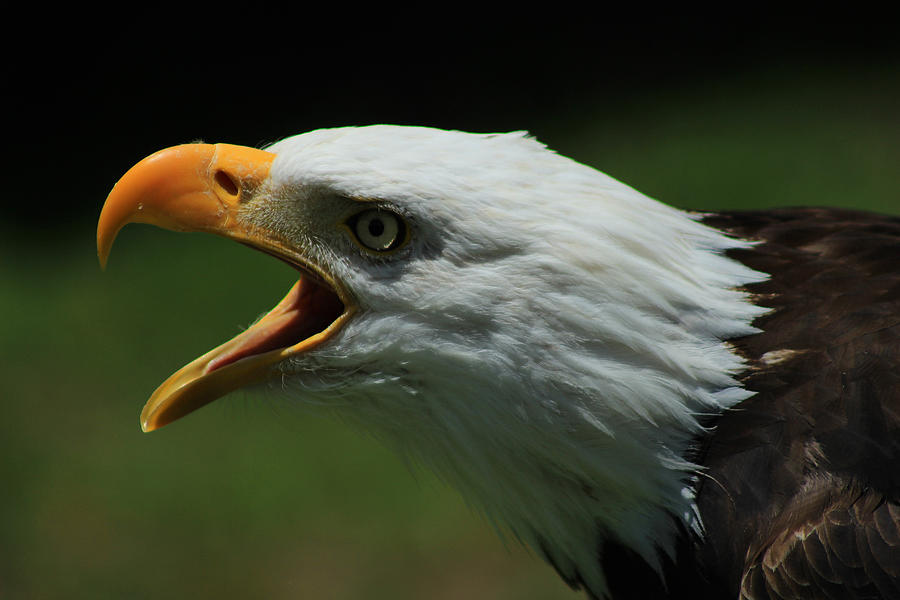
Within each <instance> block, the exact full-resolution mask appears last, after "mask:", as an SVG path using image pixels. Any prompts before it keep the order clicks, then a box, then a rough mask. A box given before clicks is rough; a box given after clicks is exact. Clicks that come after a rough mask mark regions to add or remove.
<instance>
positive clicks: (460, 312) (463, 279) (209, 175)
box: [98, 126, 762, 596]
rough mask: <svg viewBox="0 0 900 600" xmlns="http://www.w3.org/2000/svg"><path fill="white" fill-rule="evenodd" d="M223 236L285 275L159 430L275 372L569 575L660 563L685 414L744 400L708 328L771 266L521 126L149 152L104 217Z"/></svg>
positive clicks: (353, 130) (593, 579) (178, 392)
mask: <svg viewBox="0 0 900 600" xmlns="http://www.w3.org/2000/svg"><path fill="white" fill-rule="evenodd" d="M129 222H144V223H151V224H155V225H158V226H162V227H166V228H169V229H175V230H186V231H206V232H212V233H216V234H219V235H224V236H226V237H229V238H232V239H234V240H237V241H239V242H242V243H244V244H246V245H249V246H251V247H254V248H256V249H258V250H261V251H263V252H266V253H268V254H271V255H273V256H274V257H276V258H279V259H281V260H283V261H286V262H288V263H289V264H291V265H293V266H294V267H296V269H297V272H298V280H297V282H296V283H295V284H294V285H293V287H292V288H291V290H290V291H289V292H288V294H287V295H286V296H285V298H284V299H283V300H282V301H281V302H280V303H279V304H278V305H277V306H276V307H275V308H273V309H272V310H271V311H270V312H269V313H267V314H266V315H265V316H263V317H262V318H261V319H260V320H259V321H257V322H256V323H255V324H254V325H253V326H251V327H249V328H248V329H247V330H246V331H244V332H243V333H241V334H240V335H238V336H236V337H235V338H233V339H231V340H229V341H227V342H225V343H224V344H222V345H221V346H219V347H218V348H215V349H213V350H211V351H210V352H208V353H207V354H204V355H203V356H201V357H200V358H198V359H196V360H194V361H193V362H191V363H189V364H188V365H187V366H185V367H184V368H182V369H181V370H179V371H178V372H176V373H175V374H174V375H172V376H171V377H170V378H169V379H168V380H167V381H166V382H165V383H163V384H162V385H161V386H160V387H159V388H158V389H157V390H156V392H155V393H154V394H153V396H152V397H151V399H150V400H149V401H148V403H147V405H146V407H145V409H144V411H143V413H142V425H143V427H144V429H145V430H152V429H155V428H157V427H160V426H162V425H165V424H167V423H169V422H171V421H173V420H175V419H177V418H179V417H181V416H183V415H185V414H187V413H188V412H191V411H193V410H195V409H196V408H198V407H200V406H202V405H204V404H206V403H208V402H210V401H212V400H214V399H216V398H218V397H220V396H222V395H224V394H227V393H228V392H230V391H232V390H234V389H237V388H240V387H245V386H248V385H263V386H269V387H271V388H272V389H273V390H276V391H277V393H283V394H286V395H288V396H290V398H291V399H292V401H296V402H301V403H308V404H310V405H311V406H314V407H316V409H317V410H323V411H326V412H329V413H334V414H338V415H340V417H341V418H343V419H346V420H349V421H351V422H353V423H356V424H358V425H359V426H361V427H364V428H365V429H367V430H368V431H370V432H372V433H373V434H374V435H376V436H377V437H378V438H379V439H381V440H383V441H384V443H386V444H388V445H389V446H391V447H392V448H394V449H396V450H397V451H398V452H400V453H402V454H403V455H405V456H407V457H409V458H410V459H411V461H412V462H413V463H416V464H419V465H422V466H424V467H426V468H430V469H433V470H434V471H435V472H436V473H437V474H438V475H439V476H441V477H442V478H443V479H445V480H446V481H447V482H449V483H450V484H451V485H453V486H455V487H456V488H458V490H459V491H460V492H461V493H462V495H463V496H464V497H465V498H466V499H467V500H468V501H469V502H470V503H471V504H472V505H473V506H476V507H478V509H480V510H482V511H483V512H484V513H485V514H486V515H487V516H488V518H489V519H490V520H491V521H492V522H494V523H496V525H497V526H498V528H500V529H502V530H505V531H507V532H510V533H512V534H513V536H514V537H516V538H518V539H519V540H521V541H522V542H524V543H525V544H527V545H529V546H531V547H532V548H534V549H535V550H536V551H538V552H539V553H540V554H541V555H542V556H543V557H545V558H546V559H547V560H548V561H549V562H550V563H551V564H552V565H553V566H554V567H555V568H556V569H557V570H558V571H559V572H560V574H561V575H562V576H563V577H564V578H565V579H566V580H567V581H569V582H570V583H573V584H575V585H583V586H585V587H587V588H588V589H589V590H591V591H592V592H593V593H594V594H595V595H597V596H602V595H604V594H605V590H606V583H605V576H604V573H603V570H602V568H601V566H600V564H601V559H602V556H601V554H602V552H603V547H604V541H606V540H614V541H616V542H617V543H619V544H622V545H624V546H625V547H627V548H629V549H631V550H633V551H634V552H637V553H638V554H639V555H641V556H642V557H643V558H644V559H645V560H647V562H648V563H650V564H651V565H658V564H659V560H660V557H661V556H662V555H664V554H665V553H670V552H671V551H672V543H673V542H672V540H673V536H674V535H675V530H676V527H678V526H680V525H685V526H687V527H688V528H692V529H699V528H700V527H701V526H702V524H701V523H699V521H698V519H697V517H696V511H695V510H694V506H693V497H692V492H691V489H692V487H691V486H692V482H693V480H694V478H695V477H696V476H697V472H696V469H695V467H694V465H692V464H691V463H690V462H689V461H687V460H686V459H685V458H684V456H685V455H686V451H687V449H688V447H689V445H690V443H691V439H692V438H693V436H695V435H696V434H697V433H698V432H699V431H700V428H701V426H700V424H699V423H698V416H699V415H703V414H709V413H718V412H721V411H722V410H723V409H724V408H727V407H730V406H733V405H734V404H736V403H737V402H739V401H741V400H742V399H744V398H746V397H747V396H748V395H749V394H748V392H746V391H745V390H744V389H743V388H741V387H740V386H739V385H738V384H737V383H736V381H735V380H734V375H735V374H736V373H738V372H739V371H740V370H741V369H742V368H743V363H742V361H741V359H740V358H739V357H738V356H736V355H735V354H734V353H733V352H732V350H731V349H730V348H729V347H728V346H727V345H726V344H725V343H724V342H723V340H724V339H727V338H729V337H734V336H738V335H746V334H748V333H751V332H753V331H754V330H753V329H752V327H751V325H750V323H751V322H752V320H753V319H754V318H755V317H756V316H758V315H759V314H760V313H761V310H760V309H759V308H757V307H755V306H754V305H753V304H752V303H751V302H749V301H748V299H747V297H746V296H745V295H744V294H743V293H742V292H740V291H737V288H738V287H739V286H741V285H744V284H746V283H749V282H752V281H758V280H760V278H761V277H762V276H761V275H760V274H759V273H756V272H754V271H751V270H750V269H748V268H746V267H744V266H742V265H741V264H739V263H737V262H735V261H732V260H730V259H729V258H727V257H726V256H725V255H724V252H725V251H726V250H728V249H730V248H735V247H740V246H741V245H743V244H745V242H740V241H737V240H734V239H730V238H728V237H726V236H724V235H723V234H721V233H719V232H717V231H715V230H713V229H710V228H708V227H705V226H704V225H702V224H701V223H699V221H698V219H697V218H695V217H694V216H692V215H690V214H687V213H684V212H681V211H678V210H675V209H673V208H670V207H667V206H665V205H662V204H660V203H658V202H656V201H654V200H651V199H650V198H647V197H646V196H643V195H642V194H640V193H638V192H636V191H635V190H633V189H631V188H629V187H627V186H625V185H623V184H622V183H620V182H618V181H616V180H614V179H612V178H610V177H608V176H607V175H604V174H603V173H601V172H599V171H597V170H594V169H592V168H590V167H587V166H585V165H582V164H579V163H577V162H575V161H573V160H570V159H568V158H565V157H563V156H560V155H559V154H556V153H555V152H552V151H550V150H548V149H547V148H546V147H545V146H544V145H542V144H541V143H539V142H537V141H536V140H534V139H532V138H531V137H529V136H528V135H526V134H524V133H521V132H519V133H508V134H470V133H462V132H457V131H443V130H436V129H429V128H423V127H397V126H371V127H350V128H338V129H326V130H318V131H313V132H310V133H306V134H302V135H298V136H295V137H290V138H287V139H285V140H283V141H280V142H278V143H275V144H273V145H271V146H269V147H267V148H265V149H264V150H257V149H252V148H244V147H239V146H230V145H226V144H216V145H209V144H188V145H184V146H176V147H174V148H169V149H167V150H163V151H161V152H159V153H157V154H154V155H152V156H150V157H148V158H147V159H145V160H144V161H141V162H140V163H138V164H137V165H136V166H135V167H134V168H132V170H131V171H129V172H128V173H127V174H126V175H125V176H124V177H123V178H122V179H121V180H120V181H119V183H118V184H116V186H115V188H114V189H113V191H112V192H111V194H110V196H109V199H108V200H107V203H106V205H105V207H104V209H103V212H102V214H101V217H100V224H99V228H98V248H99V254H100V257H101V262H103V263H105V261H106V258H107V256H108V254H109V251H110V248H111V245H112V242H113V240H114V238H115V236H116V234H117V233H118V231H119V229H121V227H122V226H123V225H125V224H126V223H129Z"/></svg>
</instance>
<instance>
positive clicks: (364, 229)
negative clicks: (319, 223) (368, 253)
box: [347, 208, 406, 252]
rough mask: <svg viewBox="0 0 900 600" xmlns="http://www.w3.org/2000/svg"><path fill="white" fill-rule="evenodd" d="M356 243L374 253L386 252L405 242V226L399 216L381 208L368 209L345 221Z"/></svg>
mask: <svg viewBox="0 0 900 600" xmlns="http://www.w3.org/2000/svg"><path fill="white" fill-rule="evenodd" d="M347 226H348V227H349V228H350V231H351V232H352V233H353V235H354V237H355V238H356V241H357V242H359V243H360V244H361V245H363V246H364V247H366V248H367V249H369V250H372V251H374V252H387V251H390V250H394V249H396V248H398V247H400V245H401V244H403V242H405V241H406V224H405V223H404V222H403V219H402V218H400V216H399V215H396V214H394V213H392V212H390V211H388V210H384V209H382V208H370V209H368V210H364V211H362V212H361V213H357V214H355V215H353V216H352V217H350V219H348V220H347Z"/></svg>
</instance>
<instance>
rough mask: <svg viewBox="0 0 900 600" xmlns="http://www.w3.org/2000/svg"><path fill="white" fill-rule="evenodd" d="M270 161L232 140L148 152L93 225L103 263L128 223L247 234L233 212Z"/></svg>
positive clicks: (236, 235)
mask: <svg viewBox="0 0 900 600" xmlns="http://www.w3.org/2000/svg"><path fill="white" fill-rule="evenodd" d="M274 160H275V155H274V154H272V153H271V152H266V151H264V150H257V149H256V148H247V147H244V146H233V145H230V144H214V145H213V144H184V145H182V146H174V147H172V148H167V149H165V150H160V151H159V152H157V153H155V154H151V155H150V156H148V157H147V158H145V159H144V160H142V161H141V162H139V163H138V164H136V165H135V166H133V167H132V168H131V169H130V170H129V171H128V172H127V173H125V175H124V176H123V177H122V178H121V179H120V180H119V182H118V183H116V185H115V186H114V187H113V190H112V192H110V194H109V197H108V198H107V199H106V204H105V205H104V206H103V210H102V211H101V213H100V222H99V223H98V225H97V254H98V256H99V257H100V264H101V266H103V267H105V266H106V261H107V259H108V257H109V252H110V250H111V249H112V244H113V241H115V239H116V235H117V234H118V233H119V230H120V229H122V227H124V226H125V225H126V224H128V223H150V224H153V225H156V226H158V227H163V228H165V229H171V230H174V231H209V232H213V233H218V234H220V235H226V236H228V237H233V238H237V239H239V240H241V239H243V238H246V237H247V236H248V234H250V232H248V231H247V230H245V229H243V228H242V227H240V226H239V225H238V222H237V219H236V212H237V210H238V208H239V207H240V205H241V204H242V203H243V202H245V201H246V200H247V198H248V197H252V195H253V193H254V192H255V191H256V190H257V189H258V188H259V187H260V185H261V184H262V183H263V182H264V181H265V179H266V178H267V177H268V175H269V169H270V168H271V166H272V161H274Z"/></svg>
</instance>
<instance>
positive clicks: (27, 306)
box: [0, 70, 900, 599]
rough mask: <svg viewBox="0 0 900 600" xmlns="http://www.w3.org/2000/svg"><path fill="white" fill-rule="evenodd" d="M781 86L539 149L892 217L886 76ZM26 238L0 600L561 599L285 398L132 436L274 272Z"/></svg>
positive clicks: (574, 135)
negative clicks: (99, 257) (166, 384)
mask: <svg viewBox="0 0 900 600" xmlns="http://www.w3.org/2000/svg"><path fill="white" fill-rule="evenodd" d="M801 75H802V76H799V75H798V74H797V73H793V72H791V71H790V70H783V71H777V70H775V71H769V72H765V73H759V74H756V75H755V76H753V77H746V78H741V79H736V80H734V81H731V82H727V81H726V82H719V83H710V84H709V85H708V86H701V88H699V89H698V88H694V89H690V90H680V91H679V90H668V91H666V92H665V93H662V92H661V93H660V95H659V96H657V97H652V98H649V97H641V98H632V99H631V100H629V101H628V102H621V103H619V104H614V105H612V106H610V105H605V106H604V112H603V114H599V111H597V112H591V110H590V109H589V108H587V107H581V108H579V110H578V114H577V116H576V115H574V114H573V115H560V117H559V120H558V124H557V126H556V128H555V129H554V131H553V133H552V134H551V135H550V136H547V135H544V136H543V140H544V141H545V142H548V143H549V144H550V145H551V147H554V148H555V149H557V150H559V151H560V152H562V153H564V154H568V155H571V156H573V157H575V158H577V159H578V160H581V161H582V162H585V163H588V164H591V165H593V166H597V167H598V168H601V169H602V170H604V171H606V172H608V173H610V174H611V175H613V176H614V177H616V178H618V179H621V180H622V181H625V182H626V183H628V184H630V185H632V186H634V187H636V188H637V189H639V190H641V191H643V192H645V193H647V194H648V195H651V196H653V197H656V198H658V199H660V200H662V201H665V202H667V203H670V204H674V205H677V206H681V207H689V208H698V209H714V208H750V207H769V206H784V205H805V204H820V205H841V206H852V207H857V208H865V209H870V210H879V211H884V212H893V213H900V169H898V165H900V110H898V108H897V107H898V106H900V102H898V100H900V85H898V83H900V81H898V78H897V72H896V70H888V71H884V70H882V71H877V70H871V71H839V72H834V73H832V72H827V71H824V72H816V73H811V72H810V73H803V74H801ZM286 133H287V132H286ZM186 135H190V134H189V132H186ZM109 183H110V185H111V184H112V183H113V182H109ZM80 201H81V202H84V203H85V213H86V214H87V213H95V212H96V211H97V210H99V206H100V204H101V203H102V201H103V198H102V197H90V198H88V197H83V198H80ZM36 231H37V230H29V231H13V230H8V229H6V230H4V231H3V233H4V235H3V239H2V242H0V248H2V254H0V256H2V259H0V281H2V282H3V286H2V288H0V311H2V314H3V315H5V318H4V321H3V325H2V327H3V335H2V344H0V382H2V384H0V385H2V388H0V391H2V397H3V407H4V409H5V410H4V415H3V418H2V419H0V453H2V454H0V455H2V457H3V458H2V459H0V481H2V482H3V492H2V494H0V597H2V598H137V599H140V598H157V597H166V598H188V597H191V598H194V597H216V598H221V599H225V598H247V597H263V598H275V599H277V598H328V599H343V598H422V597H428V598H461V597H464V598H485V599H487V598H492V599H503V598H525V599H528V598H535V599H537V598H573V597H579V596H578V595H577V594H574V593H573V592H571V591H570V590H568V588H566V587H565V585H563V584H562V583H561V582H560V581H558V580H557V578H556V576H555V574H554V573H553V572H552V570H551V569H550V568H549V567H546V566H544V565H543V564H542V563H541V562H540V561H539V560H537V559H536V558H534V557H533V556H531V555H530V554H529V553H527V552H525V551H523V550H521V549H518V548H517V547H516V546H515V545H514V544H510V545H509V546H507V545H504V543H503V542H502V541H500V540H499V539H498V538H497V536H495V535H494V532H493V531H492V530H491V528H490V527H489V525H487V524H486V523H485V522H484V521H483V520H482V519H480V518H479V517H478V516H476V515H473V514H472V513H471V512H470V511H469V509H468V508H467V507H466V506H465V505H464V503H463V502H462V501H461V500H460V499H459V498H458V496H457V495H456V494H455V493H454V492H453V491H451V490H447V489H445V488H444V487H443V486H442V485H440V484H439V483H437V482H436V481H435V480H434V479H433V478H432V477H431V476H430V475H428V474H421V473H417V474H415V476H412V475H411V474H410V472H409V471H408V469H407V468H406V466H405V465H404V464H403V463H402V462H401V461H400V460H399V459H397V458H396V457H394V456H393V455H391V454H390V453H388V452H387V451H385V450H384V449H382V448H381V447H380V446H378V445H377V444H375V443H374V442H372V441H371V440H369V439H367V438H366V437H365V436H362V435H359V434H358V433H357V432H354V431H350V430H348V429H347V428H346V427H344V426H343V425H341V424H339V423H334V422H331V421H330V420H327V419H322V418H319V417H317V416H315V415H312V414H308V413H306V412H304V411H303V410H302V409H301V408H298V407H295V406H292V405H290V404H289V403H287V402H284V401H276V400H273V399H271V398H266V397H265V396H260V395H252V394H248V393H237V394H234V395H233V396H231V397H228V398H226V399H223V400H221V401H219V402H216V403H214V404H212V405H210V406H209V407H206V408H204V409H203V410H202V411H200V412H198V413H196V414H194V415H191V416H190V417H188V418H187V419H185V420H183V421H180V422H179V423H176V424H174V425H172V426H170V427H166V428H164V429H162V430H160V431H158V432H155V433H153V434H152V435H145V434H142V433H141V432H140V429H139V426H138V415H139V412H140V408H141V406H142V404H143V402H144V400H145V399H146V397H147V396H148V395H149V393H150V392H151V391H152V390H153V389H154V388H155V387H156V385H158V384H159V383H160V382H161V381H162V380H163V379H164V378H165V377H166V376H168V374H170V373H171V372H173V371H174V370H175V369H177V368H178V367H180V366H181V365H182V364H184V363H185V362H187V361H189V360H191V359H192V358H194V357H195V356H197V355H199V354H201V353H203V352H205V351H206V350H207V349H209V348H210V347H212V346H213V345H216V344H218V343H220V342H222V341H223V340H224V339H226V338H228V337H230V336H231V335H234V334H235V333H236V332H237V331H238V330H239V329H238V325H239V324H247V323H249V322H251V321H252V320H253V319H254V318H255V317H256V316H257V315H258V314H260V313H261V312H263V311H264V310H267V309H268V308H270V307H271V306H272V305H273V304H274V302H275V301H277V300H278V299H279V298H280V297H281V296H282V295H283V294H284V293H285V292H286V291H287V289H288V288H289V286H290V285H291V283H292V281H293V274H292V272H291V270H290V269H289V268H287V267H285V266H283V265H281V264H279V263H278V262H277V261H272V260H270V259H268V258H266V257H265V256H262V255H259V254H256V253H252V252H248V251H247V250H246V249H245V248H243V247H240V246H237V245H234V244H230V243H228V242H227V241H224V240H220V239H217V238H212V237H209V236H202V235H194V236H183V235H177V234H172V233H169V232H164V231H160V230H155V229H151V228H147V227H144V226H132V227H130V228H129V229H127V230H125V231H124V232H123V235H122V236H121V237H120V239H119V241H117V245H116V249H115V251H114V252H113V255H112V257H111V260H110V264H109V269H108V271H107V272H106V273H102V272H101V271H100V269H99V268H98V266H97V263H96V255H95V249H94V247H93V239H94V232H93V223H90V222H87V221H85V222H84V223H79V224H76V225H73V227H72V228H71V229H70V230H65V231H56V232H53V235H52V236H51V235H43V236H40V235H39V234H37V233H36Z"/></svg>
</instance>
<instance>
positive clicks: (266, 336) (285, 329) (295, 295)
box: [206, 278, 342, 373]
mask: <svg viewBox="0 0 900 600" xmlns="http://www.w3.org/2000/svg"><path fill="white" fill-rule="evenodd" d="M334 300H335V296H334V294H332V293H331V292H330V291H329V290H326V289H324V288H322V287H320V286H318V285H316V284H314V283H311V282H309V281H308V280H305V279H303V278H301V279H300V280H299V281H297V283H296V284H294V287H292V288H291V291H290V292H288V294H287V295H286V296H285V297H284V299H283V300H282V301H281V302H279V303H278V306H276V307H275V308H273V309H272V310H271V311H269V313H268V314H266V316H264V317H263V318H262V320H260V321H259V322H258V323H257V324H256V325H254V326H253V327H251V328H250V329H248V330H246V331H245V332H243V333H241V334H240V335H238V336H237V337H236V338H234V340H233V341H234V342H236V345H235V346H234V347H233V348H232V349H231V350H230V351H228V352H226V353H224V354H223V355H221V356H219V357H217V358H215V359H213V360H211V361H210V362H209V364H208V365H207V366H206V372H207V373H211V372H212V371H215V370H216V369H221V368H222V367H224V366H226V365H229V364H231V363H233V362H236V361H239V360H241V359H242V358H246V357H248V356H253V355H255V354H263V353H265V352H270V351H272V350H278V349H279V348H287V347H289V346H293V345H294V344H297V343H299V342H301V341H303V340H305V339H306V338H308V337H310V336H312V335H314V334H316V333H319V332H320V331H322V330H324V329H325V328H326V327H328V325H329V324H331V322H332V321H333V320H334V319H336V318H337V317H338V315H340V310H341V309H342V307H341V308H340V309H339V308H338V307H337V306H336V305H335V301H334Z"/></svg>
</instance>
